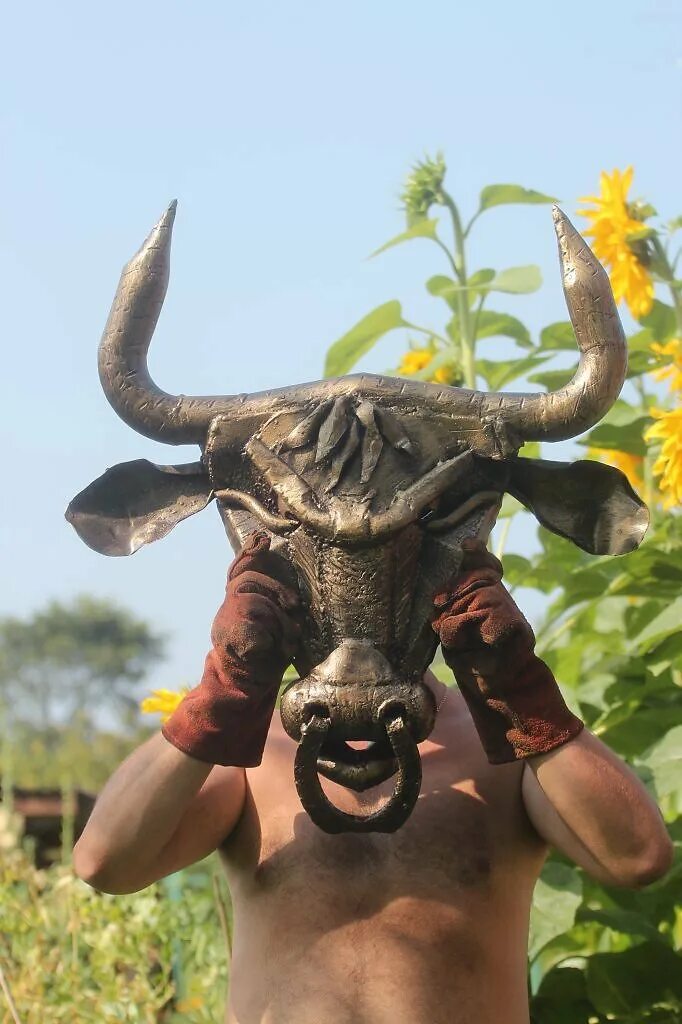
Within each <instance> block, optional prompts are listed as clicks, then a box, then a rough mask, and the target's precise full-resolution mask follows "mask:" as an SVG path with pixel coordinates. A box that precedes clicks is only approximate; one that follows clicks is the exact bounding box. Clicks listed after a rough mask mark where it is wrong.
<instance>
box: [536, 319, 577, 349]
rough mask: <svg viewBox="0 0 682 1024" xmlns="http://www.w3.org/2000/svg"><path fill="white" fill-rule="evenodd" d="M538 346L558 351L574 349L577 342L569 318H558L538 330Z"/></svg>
mask: <svg viewBox="0 0 682 1024" xmlns="http://www.w3.org/2000/svg"><path fill="white" fill-rule="evenodd" d="M540 348H546V349H549V350H550V351H552V352H558V351H560V350H561V349H566V350H568V351H575V349H576V348H577V342H576V340H575V332H574V331H573V325H572V324H571V322H570V320H558V321H557V322H556V323H554V324H548V325H547V327H543V329H542V330H541V331H540Z"/></svg>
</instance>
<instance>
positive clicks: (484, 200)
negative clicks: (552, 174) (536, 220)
mask: <svg viewBox="0 0 682 1024" xmlns="http://www.w3.org/2000/svg"><path fill="white" fill-rule="evenodd" d="M556 202H558V200H557V199H555V198H554V197H553V196H546V195H543V193H542V192H535V191H534V190H533V189H532V188H523V187H522V186H521V185H486V187H485V188H484V189H482V190H481V197H480V209H481V210H489V209H490V208H491V206H502V205H503V204H507V203H531V204H537V203H543V204H544V203H556Z"/></svg>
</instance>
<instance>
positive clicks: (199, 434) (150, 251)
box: [99, 201, 234, 444]
mask: <svg viewBox="0 0 682 1024" xmlns="http://www.w3.org/2000/svg"><path fill="white" fill-rule="evenodd" d="M176 206H177V203H176V202H175V201H174V202H172V203H171V205H170V206H169V207H168V209H167V210H166V212H165V213H164V215H163V217H162V218H161V220H160V221H159V222H158V224H157V225H156V226H155V227H154V228H153V229H152V231H151V232H150V234H149V236H148V237H147V238H146V239H145V241H144V242H143V243H142V246H141V247H140V249H139V250H138V252H137V253H136V254H135V255H134V256H133V258H132V259H131V260H130V262H129V263H127V264H126V266H125V267H124V268H123V271H122V273H121V280H120V281H119V285H118V288H117V290H116V295H115V296H114V301H113V304H112V307H111V312H110V313H109V319H108V320H107V323H106V326H105V328H104V334H103V335H102V341H101V342H100V346H99V377H100V381H101V382H102V387H103V389H104V393H105V395H106V396H107V398H108V399H109V402H110V403H111V405H112V406H113V407H114V409H115V410H116V412H117V413H118V414H119V416H120V417H121V418H122V419H123V420H125V422H126V423H127V424H128V425H129V426H131V427H134V428H135V430H138V431H139V432H140V433H141V434H145V435H146V436H147V437H151V438H154V439H155V440H158V441H166V442H168V443H169V444H189V443H192V442H196V443H201V442H202V441H203V440H205V436H206V429H207V427H208V424H209V422H210V421H211V419H212V418H213V416H214V415H216V413H218V412H227V411H228V410H229V406H230V404H234V400H232V402H230V399H224V398H218V399H213V398H209V399H196V398H186V397H185V396H184V395H168V394H166V392H165V391H161V390H160V388H158V387H157V386H156V384H155V383H154V382H153V380H152V379H151V377H150V376H149V371H148V369H147V351H148V349H149V344H150V342H151V340H152V335H153V333H154V328H155V327H156V321H157V320H158V319H159V314H160V312H161V307H162V305H163V300H164V299H165V297H166V289H167V288H168V276H169V271H170V245H171V235H172V232H173V221H174V220H175V210H176Z"/></svg>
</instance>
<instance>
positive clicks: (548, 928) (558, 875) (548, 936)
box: [528, 861, 583, 960]
mask: <svg viewBox="0 0 682 1024" xmlns="http://www.w3.org/2000/svg"><path fill="white" fill-rule="evenodd" d="M582 895H583V889H582V883H581V880H580V875H579V874H578V872H577V871H576V870H575V868H571V867H568V865H566V864H556V863H554V862H552V861H550V862H549V863H548V864H546V865H545V867H544V869H543V871H542V875H541V876H540V878H539V879H538V881H537V884H536V886H535V892H534V894H533V907H532V910H531V915H530V935H529V941H528V956H529V958H530V959H531V960H533V959H534V958H535V957H536V956H537V955H538V953H539V952H540V950H541V949H542V948H543V947H544V946H546V945H547V943H548V942H551V941H552V939H555V938H556V937H557V936H558V935H562V934H563V933H564V932H567V931H568V930H569V928H571V927H572V925H573V922H574V921H575V915H576V912H577V910H578V907H579V906H580V904H581V902H582Z"/></svg>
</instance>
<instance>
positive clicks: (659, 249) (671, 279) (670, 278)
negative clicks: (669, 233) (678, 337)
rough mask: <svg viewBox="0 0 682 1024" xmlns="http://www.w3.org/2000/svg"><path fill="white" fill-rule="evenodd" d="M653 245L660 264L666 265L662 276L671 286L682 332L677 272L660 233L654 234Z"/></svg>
mask: <svg viewBox="0 0 682 1024" xmlns="http://www.w3.org/2000/svg"><path fill="white" fill-rule="evenodd" d="M651 245H652V248H653V249H654V251H655V253H656V255H657V257H658V259H659V261H660V264H661V265H662V266H663V267H664V269H665V271H666V273H665V274H661V275H660V276H661V277H663V279H664V281H665V282H666V284H667V285H668V287H669V288H670V295H671V297H672V300H673V306H674V308H675V317H676V319H677V328H678V330H679V331H680V334H682V295H681V294H680V289H679V287H678V286H677V285H676V284H675V272H674V270H673V268H672V266H671V264H670V260H669V259H668V254H667V252H666V251H665V248H664V246H663V245H662V244H661V240H660V238H659V237H658V235H652V237H651Z"/></svg>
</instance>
